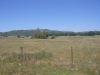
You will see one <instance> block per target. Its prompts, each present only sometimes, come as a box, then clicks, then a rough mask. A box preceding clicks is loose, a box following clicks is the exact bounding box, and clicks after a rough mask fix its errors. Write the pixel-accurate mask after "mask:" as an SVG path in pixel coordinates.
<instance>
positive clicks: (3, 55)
mask: <svg viewBox="0 0 100 75" xmlns="http://www.w3.org/2000/svg"><path fill="white" fill-rule="evenodd" d="M20 47H23V57H22V59H21V56H20ZM71 47H72V50H73V65H72V58H71ZM0 75H100V36H59V37H56V39H50V38H49V39H31V38H30V37H28V38H15V37H6V38H4V37H0Z"/></svg>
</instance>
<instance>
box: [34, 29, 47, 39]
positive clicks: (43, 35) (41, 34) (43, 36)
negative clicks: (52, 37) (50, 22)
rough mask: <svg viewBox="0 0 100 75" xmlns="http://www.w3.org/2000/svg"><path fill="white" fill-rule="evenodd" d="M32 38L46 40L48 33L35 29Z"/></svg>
mask: <svg viewBox="0 0 100 75" xmlns="http://www.w3.org/2000/svg"><path fill="white" fill-rule="evenodd" d="M34 37H35V38H38V39H47V38H48V32H47V31H44V30H43V31H40V29H39V28H38V29H36V30H35V33H34Z"/></svg>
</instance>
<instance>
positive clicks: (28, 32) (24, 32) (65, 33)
mask: <svg viewBox="0 0 100 75" xmlns="http://www.w3.org/2000/svg"><path fill="white" fill-rule="evenodd" d="M36 30H37V29H34V30H13V31H8V32H0V35H2V36H6V35H7V36H11V35H12V36H15V35H22V36H32V35H34V33H35V31H36ZM39 31H47V32H48V34H49V35H56V36H68V35H69V36H76V35H81V36H84V35H89V36H92V35H100V31H86V32H72V31H57V30H49V29H39Z"/></svg>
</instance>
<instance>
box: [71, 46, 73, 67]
mask: <svg viewBox="0 0 100 75" xmlns="http://www.w3.org/2000/svg"><path fill="white" fill-rule="evenodd" d="M71 66H72V67H73V48H72V47H71Z"/></svg>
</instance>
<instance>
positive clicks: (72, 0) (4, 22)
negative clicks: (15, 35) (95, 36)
mask: <svg viewBox="0 0 100 75" xmlns="http://www.w3.org/2000/svg"><path fill="white" fill-rule="evenodd" d="M36 28H40V29H50V30H60V31H74V32H80V31H94V30H98V31H100V0H0V32H7V31H12V30H30V29H36Z"/></svg>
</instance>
